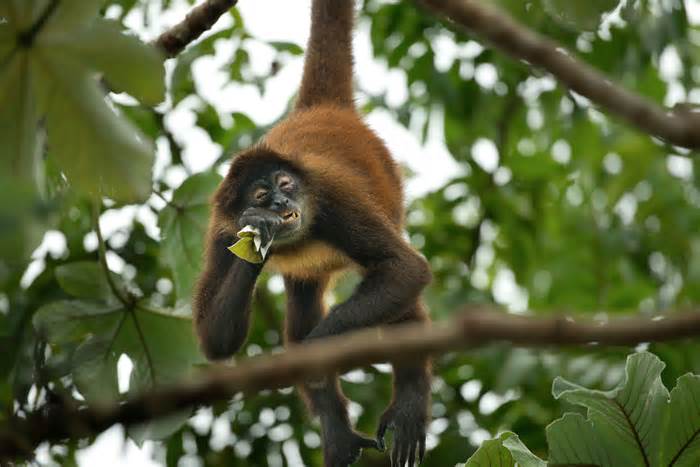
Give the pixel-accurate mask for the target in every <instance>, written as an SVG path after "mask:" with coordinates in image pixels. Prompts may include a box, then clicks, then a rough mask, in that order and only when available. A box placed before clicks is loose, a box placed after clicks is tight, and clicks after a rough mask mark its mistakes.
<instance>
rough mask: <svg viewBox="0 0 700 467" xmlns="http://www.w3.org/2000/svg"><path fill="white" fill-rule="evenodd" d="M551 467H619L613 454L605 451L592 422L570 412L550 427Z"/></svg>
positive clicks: (548, 440)
mask: <svg viewBox="0 0 700 467" xmlns="http://www.w3.org/2000/svg"><path fill="white" fill-rule="evenodd" d="M547 444H549V464H550V465H554V466H556V465H596V466H600V467H616V466H618V465H623V464H619V463H616V461H615V458H616V456H615V454H614V452H613V453H611V452H610V450H608V449H606V448H605V444H604V443H603V440H602V439H600V435H599V434H598V433H597V432H596V430H595V428H594V427H593V423H591V422H590V421H589V420H586V418H585V417H584V416H583V415H581V414H577V413H567V414H564V416H563V417H562V418H560V419H558V420H555V421H553V422H552V423H550V424H549V425H548V426H547Z"/></svg>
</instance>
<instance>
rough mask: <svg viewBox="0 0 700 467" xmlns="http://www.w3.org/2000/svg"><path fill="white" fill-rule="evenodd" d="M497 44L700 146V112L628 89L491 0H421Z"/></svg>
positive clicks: (653, 128) (620, 111)
mask: <svg viewBox="0 0 700 467" xmlns="http://www.w3.org/2000/svg"><path fill="white" fill-rule="evenodd" d="M418 1H419V2H420V3H422V4H424V5H426V6H427V7H428V8H429V9H431V10H433V11H435V12H437V13H439V14H441V15H444V16H446V17H447V18H449V19H451V20H452V21H454V22H455V23H457V24H458V25H461V26H463V27H465V28H467V29H469V30H470V31H472V32H474V33H475V34H476V35H478V36H481V37H482V38H483V39H485V40H486V41H488V42H490V43H491V44H492V45H493V46H494V47H496V48H498V49H500V50H502V51H503V52H505V53H507V54H509V55H511V56H512V57H514V58H516V59H519V60H525V61H527V62H529V63H531V64H532V65H535V66H537V67H540V68H542V69H544V70H546V71H548V72H549V73H551V74H552V75H554V77H555V78H557V79H558V80H559V81H560V82H562V83H563V84H564V85H566V86H568V87H569V88H571V89H572V90H574V91H576V92H577V93H579V94H581V95H582V96H585V97H587V98H588V99H590V100H591V101H593V102H595V103H597V104H598V105H600V106H601V107H603V108H604V109H606V110H607V111H608V112H609V113H611V114H613V115H617V116H618V117H621V118H622V119H624V120H626V121H627V122H628V123H630V124H632V125H634V126H636V127H637V128H639V129H641V130H643V131H645V132H647V133H650V134H652V135H655V136H658V137H659V138H662V139H664V140H666V141H667V142H669V143H671V144H675V145H676V146H682V147H686V148H691V149H698V148H700V114H696V113H691V112H685V113H678V112H669V111H668V110H666V109H662V108H661V107H659V106H658V105H656V104H654V103H652V102H651V101H649V100H647V99H646V98H644V97H642V96H639V95H637V94H635V93H633V92H630V91H628V90H627V89H625V88H623V87H622V86H620V85H619V84H617V83H613V82H612V81H611V80H610V79H609V78H608V77H606V76H605V75H603V74H602V73H601V72H599V71H598V70H596V69H595V68H593V67H591V66H590V65H588V64H586V63H584V62H582V61H580V60H577V59H575V58H574V57H573V54H572V53H571V52H568V51H566V50H565V49H564V47H563V46H562V45H561V44H558V43H556V42H554V41H553V40H551V39H548V38H546V37H544V36H542V35H540V34H538V33H536V32H534V31H532V30H530V29H528V28H527V27H525V26H522V25H521V24H518V23H517V22H516V21H514V20H513V19H512V18H511V17H510V16H508V15H507V14H506V13H505V12H503V11H501V10H500V9H499V8H497V7H494V6H492V5H490V4H487V3H490V2H486V1H483V2H479V1H475V0H418Z"/></svg>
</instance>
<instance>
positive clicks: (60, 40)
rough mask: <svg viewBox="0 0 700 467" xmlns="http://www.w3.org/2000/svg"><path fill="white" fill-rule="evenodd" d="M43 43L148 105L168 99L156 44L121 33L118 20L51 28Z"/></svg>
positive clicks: (43, 35)
mask: <svg viewBox="0 0 700 467" xmlns="http://www.w3.org/2000/svg"><path fill="white" fill-rule="evenodd" d="M44 43H45V44H47V46H48V47H50V48H51V49H52V50H57V51H60V53H61V54H66V55H69V56H72V57H74V58H75V59H77V60H79V61H80V62H81V63H83V64H85V65H88V66H90V67H91V68H93V69H95V70H99V71H100V72H102V73H104V76H105V79H106V80H107V82H108V83H109V84H110V85H111V86H113V87H114V90H115V91H125V92H127V93H129V94H131V95H132V96H134V97H135V98H137V99H138V100H140V101H141V102H143V103H144V104H148V105H155V104H157V103H158V102H161V101H162V100H163V99H164V98H165V79H164V74H165V73H164V68H163V56H162V55H161V53H160V52H159V51H158V50H157V49H156V48H155V47H153V46H151V45H148V44H144V43H143V42H141V41H140V40H139V39H138V38H136V37H135V36H132V35H126V34H124V33H122V31H121V28H120V27H119V26H118V25H117V24H116V23H112V22H109V21H105V20H97V21H94V22H92V23H91V24H89V25H87V26H85V27H83V28H80V29H78V30H77V31H72V30H66V29H57V30H55V31H54V30H53V29H52V30H48V31H47V32H46V33H44V34H42V36H41V40H40V41H39V45H41V44H44Z"/></svg>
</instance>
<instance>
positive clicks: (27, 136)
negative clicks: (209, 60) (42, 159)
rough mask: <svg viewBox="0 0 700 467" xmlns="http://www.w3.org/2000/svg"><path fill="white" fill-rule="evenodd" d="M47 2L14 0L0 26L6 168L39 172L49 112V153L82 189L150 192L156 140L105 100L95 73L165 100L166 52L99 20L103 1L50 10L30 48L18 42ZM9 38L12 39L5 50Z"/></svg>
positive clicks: (126, 196)
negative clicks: (37, 164) (43, 126)
mask: <svg viewBox="0 0 700 467" xmlns="http://www.w3.org/2000/svg"><path fill="white" fill-rule="evenodd" d="M47 5H48V2H46V1H40V0H33V1H18V0H13V1H12V2H11V3H10V4H9V5H5V7H4V11H5V14H6V15H7V17H6V20H7V22H6V23H4V24H3V25H0V38H2V39H3V40H2V42H3V46H0V104H2V108H3V112H2V116H1V117H0V139H2V141H3V142H4V143H5V144H3V148H2V149H0V164H3V165H4V166H5V168H13V170H14V172H15V173H19V174H21V175H23V176H25V177H28V176H34V172H35V170H34V165H35V164H34V161H35V160H36V155H37V154H38V153H39V149H40V148H41V141H42V139H41V138H40V137H39V136H40V134H41V131H42V130H40V129H39V128H38V126H37V122H38V121H39V119H40V118H42V117H43V116H46V122H47V124H46V126H47V127H48V132H49V140H50V141H49V146H50V148H51V153H50V156H51V157H52V158H53V160H54V161H56V162H57V165H58V166H59V167H60V169H61V170H62V171H63V172H64V173H65V175H66V176H67V177H68V179H69V181H70V182H71V184H72V185H73V186H75V187H76V188H77V189H78V190H80V191H82V192H84V193H90V194H93V193H100V194H103V195H106V196H109V197H111V198H113V199H115V200H117V201H122V202H133V201H138V200H141V199H144V198H145V197H146V196H147V195H148V193H149V191H150V182H151V180H150V170H151V165H152V159H153V146H152V144H150V143H149V142H148V141H147V140H146V138H145V137H144V136H143V135H141V134H140V133H139V132H138V131H137V130H136V129H135V128H134V127H133V125H131V124H130V123H129V122H128V121H126V120H125V119H122V118H120V117H119V116H118V115H117V114H116V113H115V111H114V110H113V109H112V108H111V107H110V106H108V105H107V103H106V102H105V100H104V93H103V91H102V90H101V88H100V86H99V84H98V81H97V78H98V74H97V73H96V72H102V73H104V76H105V78H106V80H107V82H113V83H114V84H115V85H117V86H119V87H120V89H122V90H125V91H127V92H130V93H132V94H133V95H134V96H135V97H137V98H140V99H142V100H144V102H146V103H149V104H153V103H156V102H158V101H160V100H162V99H163V98H164V93H165V89H164V70H163V58H162V57H161V56H160V54H159V53H158V52H157V51H155V50H154V49H153V48H152V47H151V46H149V45H146V44H143V43H141V42H140V41H138V39H136V38H134V37H130V36H125V35H123V34H122V33H121V32H120V31H119V30H118V28H117V27H116V26H115V25H113V24H111V23H108V22H106V21H104V20H102V19H100V18H98V16H97V15H98V11H99V7H100V4H99V2H92V1H88V0H65V1H61V2H59V3H58V6H57V7H56V8H55V9H54V10H51V11H52V13H51V14H50V15H49V17H48V19H47V21H46V22H45V24H44V25H43V26H42V27H41V28H40V29H39V30H38V32H37V35H36V36H35V38H34V41H33V43H32V46H31V47H28V48H25V47H22V46H20V45H15V44H17V41H16V40H15V37H16V35H17V34H18V33H19V32H22V31H26V30H27V29H28V28H29V27H30V26H31V25H33V24H35V23H36V21H37V18H39V17H41V15H42V14H43V13H44V12H45V11H49V10H47ZM6 44H13V45H12V46H11V47H8V46H7V45H6Z"/></svg>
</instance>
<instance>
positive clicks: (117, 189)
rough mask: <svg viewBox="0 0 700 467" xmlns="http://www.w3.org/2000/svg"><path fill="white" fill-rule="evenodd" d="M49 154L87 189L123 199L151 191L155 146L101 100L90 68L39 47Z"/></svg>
mask: <svg viewBox="0 0 700 467" xmlns="http://www.w3.org/2000/svg"><path fill="white" fill-rule="evenodd" d="M39 61H40V63H41V68H42V72H43V76H42V80H43V83H42V85H43V87H44V89H45V92H46V94H47V96H48V97H47V99H48V102H47V107H48V112H47V124H48V130H49V144H50V145H51V156H52V157H54V158H55V159H56V161H57V162H58V164H59V165H60V167H61V169H62V170H63V171H64V173H65V174H66V175H67V177H68V180H69V181H70V182H71V183H72V184H73V185H74V186H76V187H77V188H78V189H80V190H81V191H83V192H85V193H92V194H97V193H99V194H102V195H104V196H108V197H110V198H112V199H114V200H117V201H121V202H125V203H126V202H135V201H139V200H143V199H145V198H146V197H147V196H148V195H149V193H150V191H151V165H152V162H153V147H152V145H151V143H150V142H148V141H146V139H145V137H144V136H143V135H141V134H140V133H139V132H138V130H137V129H136V128H135V127H134V126H133V125H131V124H130V123H129V122H127V121H126V120H125V119H122V118H119V116H118V115H117V114H116V113H115V111H114V110H112V109H111V108H110V107H109V106H108V105H107V104H106V102H105V100H104V96H103V94H102V92H101V91H100V89H99V87H98V85H97V82H96V81H95V79H94V78H93V77H92V75H91V74H90V72H89V71H88V70H86V69H85V68H83V67H82V66H81V65H79V64H77V63H75V62H73V61H71V60H70V59H68V58H67V57H66V56H63V55H54V54H53V53H51V52H50V51H49V50H46V49H41V54H40V57H39Z"/></svg>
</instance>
